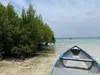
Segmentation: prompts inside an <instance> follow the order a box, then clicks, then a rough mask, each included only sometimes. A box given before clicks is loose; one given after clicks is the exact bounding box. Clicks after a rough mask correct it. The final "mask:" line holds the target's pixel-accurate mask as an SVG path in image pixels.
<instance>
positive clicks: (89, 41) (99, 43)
mask: <svg viewBox="0 0 100 75" xmlns="http://www.w3.org/2000/svg"><path fill="white" fill-rule="evenodd" d="M75 45H77V46H78V47H80V48H81V49H83V50H85V51H86V52H87V53H88V54H90V55H91V56H92V57H94V58H95V59H96V60H97V61H99V62H100V38H99V37H77V38H56V44H55V49H56V53H57V54H58V55H59V56H60V55H61V54H62V53H64V52H65V51H66V50H68V49H69V48H71V47H73V46H75Z"/></svg>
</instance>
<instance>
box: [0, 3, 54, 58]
mask: <svg viewBox="0 0 100 75" xmlns="http://www.w3.org/2000/svg"><path fill="white" fill-rule="evenodd" d="M48 43H55V37H54V33H53V31H52V30H51V29H50V27H49V25H48V24H47V23H44V22H43V19H42V16H41V15H37V14H36V10H35V9H33V7H32V5H31V4H30V5H29V8H28V9H27V10H25V9H24V8H23V9H22V13H21V16H20V17H19V16H18V14H17V13H16V11H15V10H14V7H13V6H12V5H11V4H8V5H7V6H4V5H3V4H2V3H0V55H1V56H3V57H5V56H9V55H12V56H16V57H25V56H27V55H31V54H34V53H36V52H38V48H40V46H41V45H42V44H46V45H48Z"/></svg>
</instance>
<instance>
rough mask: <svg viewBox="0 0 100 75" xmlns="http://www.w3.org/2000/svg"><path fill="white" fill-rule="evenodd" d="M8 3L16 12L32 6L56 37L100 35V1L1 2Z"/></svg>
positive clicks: (28, 0) (16, 0) (13, 0)
mask: <svg viewBox="0 0 100 75" xmlns="http://www.w3.org/2000/svg"><path fill="white" fill-rule="evenodd" d="M9 1H10V3H11V4H13V6H14V7H15V8H16V10H17V11H18V12H21V8H22V7H25V9H27V8H28V5H29V4H32V6H33V8H35V9H36V11H37V13H38V14H42V16H43V20H44V21H45V22H47V23H48V24H49V26H50V27H51V28H52V29H53V31H54V33H55V35H56V37H61V36H64V37H67V36H75V37H76V36H99V35H100V33H99V32H100V31H99V30H100V26H99V25H100V22H99V21H100V0H1V2H2V3H3V4H4V5H7V3H8V2H9ZM88 34H91V35H88Z"/></svg>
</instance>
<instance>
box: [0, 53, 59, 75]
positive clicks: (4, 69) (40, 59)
mask: <svg viewBox="0 0 100 75" xmlns="http://www.w3.org/2000/svg"><path fill="white" fill-rule="evenodd" d="M56 58H57V56H56V54H53V55H49V56H37V57H33V58H30V59H27V60H25V61H15V60H2V61H0V75H50V73H51V71H52V68H53V65H54V63H55V61H56Z"/></svg>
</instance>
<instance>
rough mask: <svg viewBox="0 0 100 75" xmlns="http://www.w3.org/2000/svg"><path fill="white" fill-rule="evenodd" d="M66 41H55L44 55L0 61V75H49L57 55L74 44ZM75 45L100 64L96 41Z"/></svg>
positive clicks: (98, 47) (99, 47)
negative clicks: (52, 46)
mask: <svg viewBox="0 0 100 75" xmlns="http://www.w3.org/2000/svg"><path fill="white" fill-rule="evenodd" d="M65 41H66V40H65ZM68 41H69V40H68ZM68 41H67V42H62V41H61V42H60V43H59V42H58V41H57V43H56V45H55V46H54V48H55V49H53V50H50V52H46V51H48V50H45V52H43V53H45V54H43V55H39V56H35V57H32V58H28V59H26V60H24V61H21V60H14V59H5V60H2V61H0V75H50V73H51V71H52V68H53V66H54V64H55V62H56V60H57V58H58V57H59V55H61V54H62V53H63V52H65V51H66V50H67V49H69V48H71V47H72V46H74V45H75V44H76V43H74V42H73V43H71V44H70V42H72V41H70V42H68ZM73 41H74V40H73ZM94 43H95V44H94ZM77 45H78V46H79V47H81V48H82V49H83V50H85V51H86V52H87V53H89V54H90V55H91V56H93V57H94V58H95V59H96V60H97V61H99V62H100V58H99V56H100V55H99V52H98V51H99V49H100V46H99V42H98V40H97V42H94V41H93V43H87V44H86V43H83V42H81V43H77Z"/></svg>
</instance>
